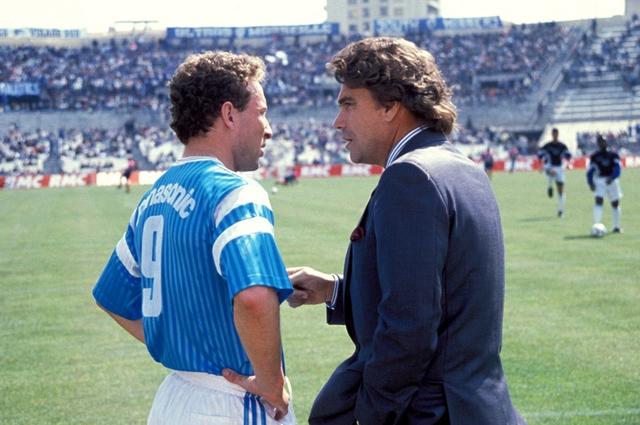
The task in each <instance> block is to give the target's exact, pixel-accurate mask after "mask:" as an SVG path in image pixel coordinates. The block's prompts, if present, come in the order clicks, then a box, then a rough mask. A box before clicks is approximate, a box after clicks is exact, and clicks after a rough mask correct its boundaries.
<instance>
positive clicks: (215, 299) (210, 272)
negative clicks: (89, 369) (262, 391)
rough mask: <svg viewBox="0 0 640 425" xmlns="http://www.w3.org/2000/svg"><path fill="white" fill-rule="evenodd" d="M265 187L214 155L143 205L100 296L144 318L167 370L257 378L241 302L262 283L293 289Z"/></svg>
mask: <svg viewBox="0 0 640 425" xmlns="http://www.w3.org/2000/svg"><path fill="white" fill-rule="evenodd" d="M273 223H274V219H273V212H272V211H271V205H270V203H269V198H268V196H267V193H266V192H265V190H264V189H263V188H262V187H261V186H260V185H259V184H258V183H257V182H255V181H253V180H250V179H246V178H244V177H242V176H240V175H239V174H237V173H234V172H232V171H230V170H228V169H227V168H225V167H224V166H223V164H222V163H221V162H219V161H218V160H216V159H214V158H208V157H192V158H185V159H182V160H180V161H178V162H177V163H176V165H174V166H173V167H171V168H170V169H169V170H167V171H166V172H165V173H164V174H163V175H162V176H161V177H160V179H158V181H157V182H156V183H155V185H154V186H153V187H152V188H151V190H149V191H148V192H147V193H146V194H145V195H144V196H143V197H142V199H141V201H140V202H139V204H138V206H137V208H136V209H135V211H134V212H133V214H132V216H131V220H130V221H129V225H128V227H127V230H126V232H125V233H124V236H123V237H122V239H121V240H120V241H119V242H118V244H117V246H116V248H115V250H114V252H113V254H112V255H111V258H110V260H109V261H108V263H107V265H106V267H105V269H104V271H103V272H102V275H101V276H100V278H99V280H98V282H97V283H96V286H95V288H94V290H93V295H94V297H95V299H96V301H97V302H98V303H99V304H100V305H102V306H103V307H104V308H106V309H107V310H109V311H111V312H112V313H115V314H117V315H119V316H122V317H124V318H127V319H130V320H137V319H140V318H142V319H143V324H144V336H145V342H146V345H147V348H148V350H149V353H150V354H151V356H152V357H153V358H154V359H155V360H156V361H158V362H160V363H162V364H163V365H165V366H166V367H168V368H170V369H174V370H182V371H198V372H208V373H213V374H217V375H219V374H221V370H222V369H223V368H231V369H233V370H235V371H237V372H239V373H242V374H245V375H251V374H253V369H252V367H251V364H250V362H249V358H248V357H247V354H246V353H245V351H244V349H243V347H242V344H241V343H240V338H239V336H238V334H237V332H236V330H235V326H234V322H233V308H232V299H233V297H234V296H235V295H236V294H237V293H238V292H240V291H242V290H243V289H246V288H248V287H250V286H254V285H262V286H269V287H273V288H275V289H276V291H277V293H278V297H279V299H280V302H282V301H284V300H285V299H286V298H287V297H288V296H289V294H290V293H291V292H292V287H291V283H290V281H289V278H288V277H287V273H286V270H285V267H284V264H283V262H282V258H281V256H280V253H279V251H278V248H277V247H276V243H275V240H274V235H273Z"/></svg>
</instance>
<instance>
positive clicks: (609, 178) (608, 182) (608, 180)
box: [606, 177, 613, 186]
mask: <svg viewBox="0 0 640 425" xmlns="http://www.w3.org/2000/svg"><path fill="white" fill-rule="evenodd" d="M606 181H607V186H609V185H610V184H611V182H613V178H611V177H607V180H606Z"/></svg>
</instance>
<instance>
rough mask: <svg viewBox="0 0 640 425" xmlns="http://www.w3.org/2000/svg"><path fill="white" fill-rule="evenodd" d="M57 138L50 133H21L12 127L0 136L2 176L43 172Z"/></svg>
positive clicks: (0, 171) (14, 126)
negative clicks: (52, 143)
mask: <svg viewBox="0 0 640 425" xmlns="http://www.w3.org/2000/svg"><path fill="white" fill-rule="evenodd" d="M55 137H56V135H55V134H53V133H51V132H48V131H44V130H35V131H21V130H20V128H19V127H18V126H17V125H11V126H10V127H9V128H8V129H7V130H6V131H5V133H4V134H0V174H22V173H31V174H33V173H38V172H41V171H42V169H43V167H44V163H45V161H46V160H47V159H48V158H49V154H50V149H51V141H52V140H53V139H54V138H55Z"/></svg>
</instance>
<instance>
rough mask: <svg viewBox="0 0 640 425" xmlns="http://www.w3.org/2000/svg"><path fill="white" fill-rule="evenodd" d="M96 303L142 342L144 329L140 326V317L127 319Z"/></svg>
mask: <svg viewBox="0 0 640 425" xmlns="http://www.w3.org/2000/svg"><path fill="white" fill-rule="evenodd" d="M96 304H98V307H100V308H101V309H103V310H104V311H105V312H106V313H107V314H108V315H109V316H111V318H112V319H113V320H115V321H116V323H118V324H119V325H120V326H121V327H122V328H123V329H124V330H125V331H127V332H129V333H130V334H131V335H133V337H134V338H135V339H137V340H138V341H140V342H141V343H143V344H144V329H143V327H142V319H138V320H129V319H125V318H124V317H122V316H119V315H117V314H115V313H112V312H110V311H109V310H107V309H106V308H104V307H103V306H101V305H100V303H96Z"/></svg>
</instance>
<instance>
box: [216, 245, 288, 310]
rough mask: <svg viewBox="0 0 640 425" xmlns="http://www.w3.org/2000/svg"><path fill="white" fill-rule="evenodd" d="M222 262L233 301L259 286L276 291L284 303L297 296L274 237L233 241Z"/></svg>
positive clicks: (226, 249)
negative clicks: (247, 290)
mask: <svg viewBox="0 0 640 425" xmlns="http://www.w3.org/2000/svg"><path fill="white" fill-rule="evenodd" d="M265 259H266V261H265ZM221 262H222V264H223V266H222V275H223V276H225V277H226V279H227V281H228V282H229V294H228V295H229V297H230V299H233V297H234V296H235V295H236V294H237V293H238V292H240V291H242V290H243V289H246V288H248V287H250V286H256V285H262V286H270V287H273V288H275V289H276V291H277V293H278V299H279V300H280V302H283V301H284V300H286V299H287V298H288V297H289V295H291V293H292V292H293V290H292V288H291V282H290V281H289V278H288V276H287V271H286V269H285V267H284V264H283V262H282V259H281V257H280V253H279V252H278V248H277V247H276V243H275V239H274V238H273V235H270V234H268V233H258V234H252V235H248V236H243V237H240V238H236V239H233V240H232V241H230V242H229V243H227V245H226V246H225V248H224V249H223V251H222V256H221ZM265 266H266V267H265ZM274 277H277V278H276V279H274Z"/></svg>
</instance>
